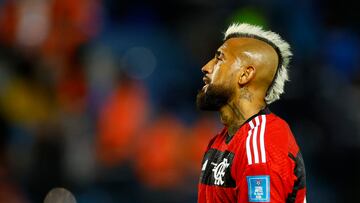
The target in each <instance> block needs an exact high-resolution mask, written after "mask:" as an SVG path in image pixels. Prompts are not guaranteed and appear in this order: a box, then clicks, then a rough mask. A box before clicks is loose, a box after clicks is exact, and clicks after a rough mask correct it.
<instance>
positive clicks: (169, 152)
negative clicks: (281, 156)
mask: <svg viewBox="0 0 360 203" xmlns="http://www.w3.org/2000/svg"><path fill="white" fill-rule="evenodd" d="M359 10H360V7H359V6H358V4H357V2H356V1H340V2H339V1H325V0H317V1H310V0H303V1H290V0H283V1H280V0H272V1H269V0H254V1H249V0H245V1H239V0H238V1H235V0H228V1H224V0H213V1H210V0H209V1H206V0H172V1H160V0H157V1H140V0H133V1H123V0H122V1H115V0H103V1H101V0H77V1H73V0H0V133H1V135H0V202H7V203H12V202H14V203H15V202H16V203H17V202H42V201H43V199H44V197H45V195H46V194H47V192H48V191H49V190H50V189H52V188H54V187H65V188H67V189H68V190H70V191H72V192H73V194H74V195H75V197H76V198H77V201H78V202H84V203H92V202H94V203H95V202H103V203H112V202H125V203H127V202H131V203H133V202H135V203H136V202H196V195H197V194H196V193H197V189H196V188H197V187H196V186H197V181H198V176H199V172H200V163H201V158H202V155H203V150H204V147H205V146H206V145H207V142H208V140H209V139H210V138H211V136H213V135H214V134H215V133H216V132H217V131H218V130H219V129H221V128H222V126H221V123H220V121H219V118H218V115H217V114H216V113H204V112H199V111H198V110H196V108H195V96H196V93H197V91H198V90H199V89H200V88H201V87H202V85H203V84H202V79H201V78H202V74H201V71H200V68H201V67H202V66H203V65H204V64H205V63H206V62H207V60H209V59H210V58H211V57H213V55H214V52H215V50H216V49H217V47H219V46H220V45H221V44H222V37H223V32H224V31H225V30H226V28H227V26H228V25H229V24H230V23H231V22H248V23H252V24H257V25H261V26H264V27H265V28H266V29H271V30H273V31H275V32H278V33H279V34H280V35H281V36H283V38H284V39H286V40H287V41H288V42H289V43H290V44H291V46H292V51H293V53H294V57H293V59H292V62H291V65H290V78H291V82H289V83H287V85H286V93H285V94H284V95H283V96H282V99H281V100H280V101H277V102H275V103H274V104H271V106H270V109H271V110H272V111H273V112H274V113H276V114H278V115H280V116H281V117H283V118H284V119H285V120H287V121H288V123H289V124H290V126H291V128H292V130H293V132H294V134H295V136H296V139H297V141H298V144H299V145H300V147H301V149H302V153H303V156H304V160H305V165H306V169H307V189H308V194H307V199H308V202H327V203H333V202H356V201H357V199H358V193H359V192H360V185H359V182H360V176H359V174H358V173H359V171H360V164H359V163H360V156H359V153H360V63H359V58H360V57H359V56H360V46H359V45H360V41H359V40H360V38H359V32H360V25H359V24H360V12H359Z"/></svg>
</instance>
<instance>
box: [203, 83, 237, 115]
mask: <svg viewBox="0 0 360 203" xmlns="http://www.w3.org/2000/svg"><path fill="white" fill-rule="evenodd" d="M232 94H233V92H232V91H231V89H229V88H225V87H223V86H219V85H205V86H204V87H203V88H202V89H201V90H200V91H199V93H198V94H197V97H196V104H197V107H198V108H199V109H200V110H205V111H219V110H220V109H221V108H222V107H223V106H225V105H226V104H227V103H228V101H229V99H230V98H231V95H232Z"/></svg>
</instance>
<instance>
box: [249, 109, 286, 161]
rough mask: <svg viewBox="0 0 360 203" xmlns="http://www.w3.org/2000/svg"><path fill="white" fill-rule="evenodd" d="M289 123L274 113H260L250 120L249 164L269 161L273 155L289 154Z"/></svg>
mask: <svg viewBox="0 0 360 203" xmlns="http://www.w3.org/2000/svg"><path fill="white" fill-rule="evenodd" d="M291 135H292V134H291V130H290V128H289V125H288V124H287V123H286V121H284V120H283V119H281V118H280V117H278V116H276V115H275V114H273V113H270V114H266V115H265V114H263V115H258V116H256V117H255V118H253V119H252V120H250V121H249V132H248V135H247V138H246V155H247V162H248V165H253V164H259V163H267V162H269V161H270V160H271V158H272V156H274V155H275V156H279V155H280V154H281V156H285V157H286V156H287V151H288V142H289V137H291Z"/></svg>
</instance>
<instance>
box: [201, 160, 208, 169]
mask: <svg viewBox="0 0 360 203" xmlns="http://www.w3.org/2000/svg"><path fill="white" fill-rule="evenodd" d="M208 161H209V160H207V159H206V161H205V163H204V164H203V166H202V168H201V170H202V171H205V169H206V165H207V163H208Z"/></svg>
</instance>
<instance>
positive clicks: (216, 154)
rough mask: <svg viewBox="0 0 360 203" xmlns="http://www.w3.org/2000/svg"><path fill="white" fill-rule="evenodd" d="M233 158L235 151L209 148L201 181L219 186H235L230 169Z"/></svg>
mask: <svg viewBox="0 0 360 203" xmlns="http://www.w3.org/2000/svg"><path fill="white" fill-rule="evenodd" d="M233 159H234V153H232V152H230V151H225V152H222V151H219V150H217V149H209V150H208V151H207V152H206V153H205V156H204V159H203V164H202V168H201V176H200V182H201V183H203V184H206V185H215V186H219V187H235V180H234V179H233V178H232V177H231V170H230V169H231V164H232V161H233Z"/></svg>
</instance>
